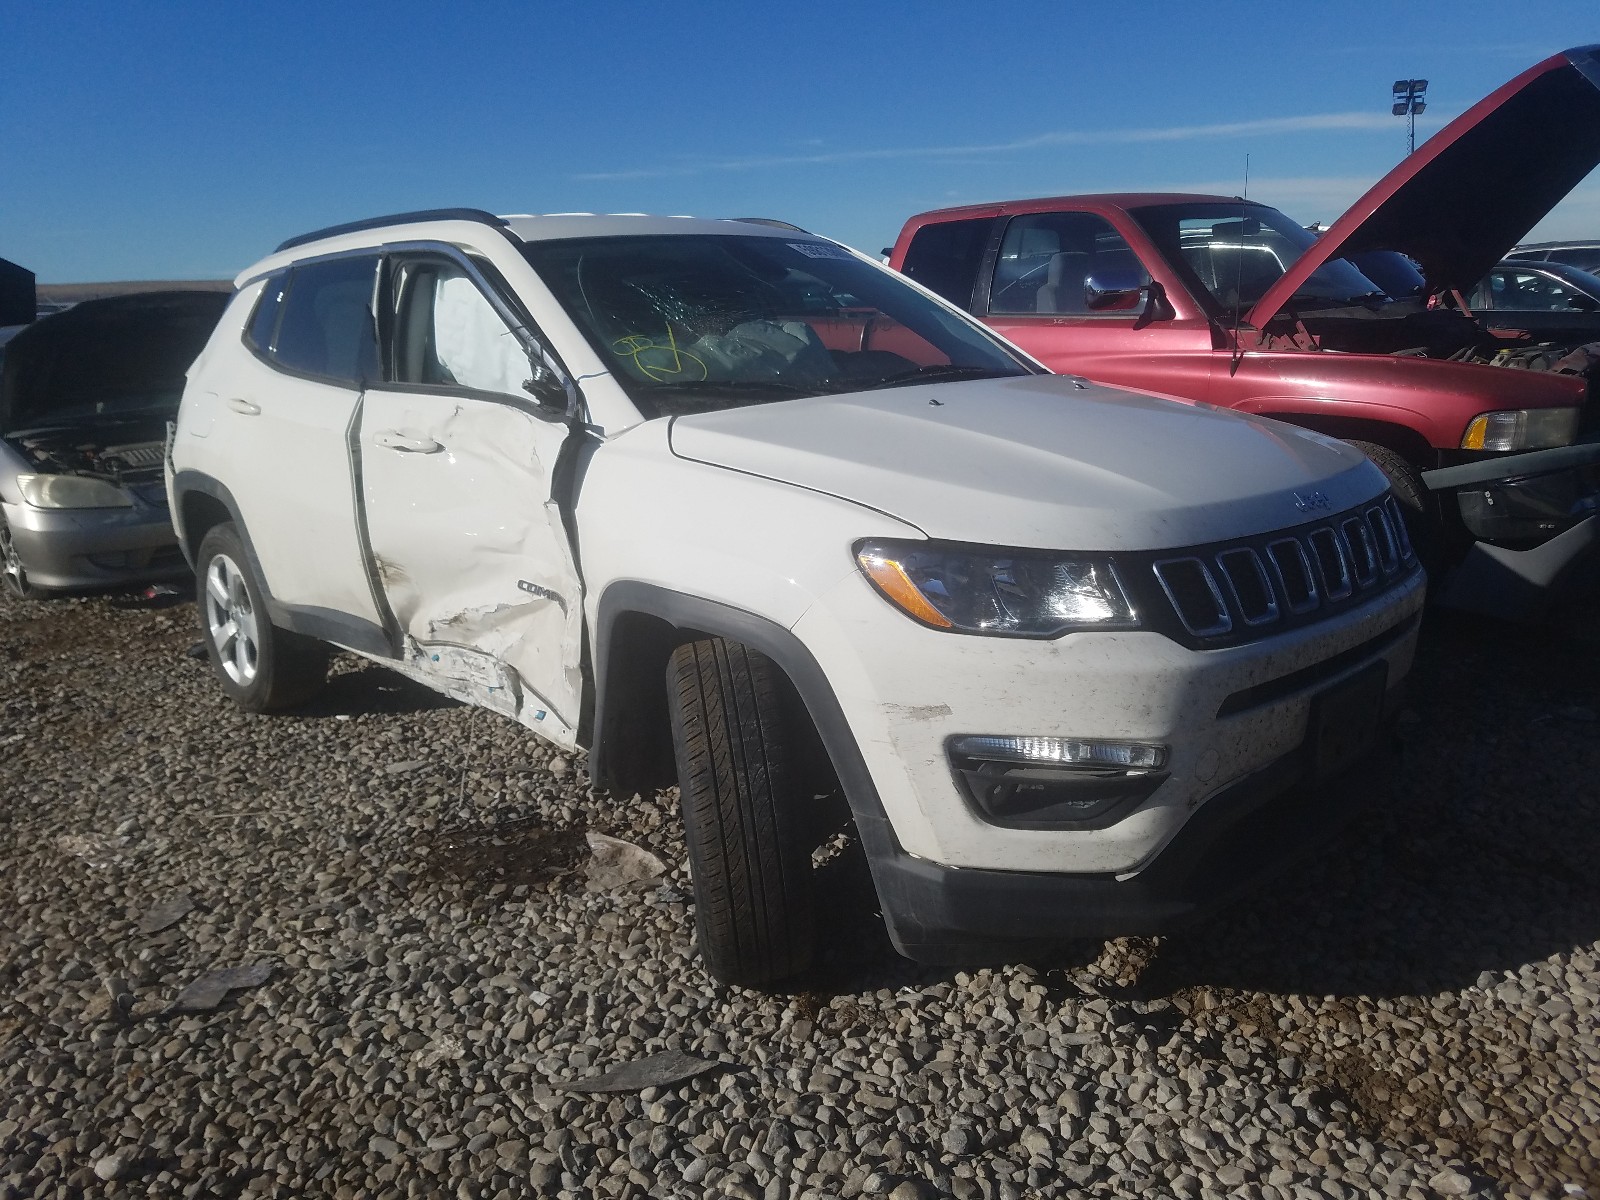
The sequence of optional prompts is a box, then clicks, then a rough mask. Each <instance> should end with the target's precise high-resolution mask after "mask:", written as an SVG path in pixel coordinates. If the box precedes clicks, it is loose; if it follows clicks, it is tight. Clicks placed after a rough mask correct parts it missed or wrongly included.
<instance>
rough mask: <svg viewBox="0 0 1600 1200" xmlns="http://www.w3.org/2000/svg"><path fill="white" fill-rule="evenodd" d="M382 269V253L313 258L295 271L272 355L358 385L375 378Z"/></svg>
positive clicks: (312, 372) (307, 371) (292, 365)
mask: <svg viewBox="0 0 1600 1200" xmlns="http://www.w3.org/2000/svg"><path fill="white" fill-rule="evenodd" d="M377 269H378V260H377V258H376V257H370V258H369V257H365V256H363V257H358V258H335V259H329V260H328V261H326V262H314V263H308V264H306V265H303V266H298V267H296V268H295V269H294V270H293V271H292V272H290V274H289V282H288V295H287V296H286V297H285V298H284V300H283V315H282V317H281V318H280V319H279V321H278V332H277V336H276V338H275V339H274V340H273V342H272V349H271V351H270V358H271V359H272V361H273V362H274V363H276V364H277V365H278V366H281V367H285V368H287V369H289V370H291V371H297V372H300V373H302V374H306V375H315V376H318V377H320V378H323V379H328V380H332V381H334V382H337V383H343V384H348V385H351V386H354V387H360V386H361V385H362V384H363V383H365V382H366V381H367V380H369V379H371V378H373V377H374V376H375V374H376V368H377V362H378V343H377V337H376V333H375V326H374V324H373V317H372V291H373V284H374V282H375V281H376V279H377ZM257 313H258V315H259V314H260V310H259V309H258V310H257ZM253 329H254V323H252V332H253Z"/></svg>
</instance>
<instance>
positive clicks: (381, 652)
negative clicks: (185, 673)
mask: <svg viewBox="0 0 1600 1200" xmlns="http://www.w3.org/2000/svg"><path fill="white" fill-rule="evenodd" d="M195 494H198V495H203V496H207V497H209V498H210V499H212V500H215V501H216V502H217V503H219V504H221V505H222V507H223V508H224V509H225V510H227V513H228V519H229V520H230V521H232V522H233V527H234V528H235V529H237V530H238V531H239V540H240V541H241V542H243V543H244V552H245V556H246V557H247V558H248V559H249V560H250V563H249V565H250V570H251V571H253V572H254V573H255V577H256V580H257V581H258V582H259V583H260V585H261V591H262V593H263V594H264V595H265V596H266V598H267V617H268V619H269V620H270V621H271V622H272V623H273V624H274V625H276V626H278V628H280V629H287V630H289V631H290V632H291V633H300V634H304V635H306V636H307V637H314V638H318V639H320V640H322V641H324V642H332V643H334V644H336V645H339V646H347V647H349V648H350V649H352V650H356V651H359V652H360V653H362V654H366V655H370V656H372V657H375V658H394V657H395V653H394V649H393V647H392V645H391V644H390V640H389V635H388V634H387V633H386V632H385V631H384V629H383V628H382V626H379V625H375V624H373V623H372V622H371V621H366V620H363V619H362V618H360V617H357V616H354V615H352V614H350V613H345V612H338V611H335V610H334V609H330V608H316V607H313V606H310V605H300V604H285V603H283V602H282V601H281V600H279V599H278V598H277V597H276V596H274V595H273V594H272V584H271V582H270V581H269V580H268V579H267V573H266V572H265V571H263V570H262V569H261V559H260V556H258V555H257V554H256V547H255V543H254V542H253V541H251V539H250V527H249V526H248V525H247V524H245V520H244V516H243V515H242V514H241V513H240V512H239V504H238V502H237V501H236V500H234V498H233V493H232V492H230V491H229V490H228V486H227V484H225V483H223V482H222V481H221V480H220V479H217V478H215V477H214V476H211V475H207V474H205V473H204V472H203V471H196V470H193V469H187V468H186V469H184V470H181V471H177V472H174V474H173V476H172V501H173V504H172V522H173V527H174V529H176V530H177V533H178V546H179V548H180V549H182V551H183V556H184V558H186V559H187V560H188V561H189V566H190V567H191V568H193V569H194V571H195V573H196V575H198V574H199V569H200V567H199V563H198V562H197V561H196V559H197V558H198V555H199V552H200V545H199V543H200V539H199V538H197V537H195V536H194V535H193V532H192V531H191V530H189V529H186V528H185V527H184V523H183V509H184V502H185V500H187V498H188V497H189V496H191V495H195Z"/></svg>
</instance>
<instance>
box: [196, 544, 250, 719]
mask: <svg viewBox="0 0 1600 1200" xmlns="http://www.w3.org/2000/svg"><path fill="white" fill-rule="evenodd" d="M206 629H207V630H208V631H209V632H210V634H211V644H212V645H213V646H214V647H215V648H216V651H217V660H218V661H219V662H220V663H221V665H222V670H223V672H224V673H225V674H226V675H227V676H228V678H229V679H231V680H233V682H234V683H236V684H238V685H239V686H240V687H248V686H249V685H250V683H251V681H252V680H254V679H255V677H256V670H257V667H258V665H259V660H258V655H259V642H258V640H257V632H256V612H255V608H254V607H253V606H252V605H251V603H250V589H249V588H248V587H246V586H245V581H244V573H243V572H242V571H240V570H239V564H238V563H236V562H234V561H233V559H231V558H229V557H228V556H227V555H226V554H218V555H215V556H214V557H213V558H212V559H211V562H210V563H209V564H208V565H207V567H206Z"/></svg>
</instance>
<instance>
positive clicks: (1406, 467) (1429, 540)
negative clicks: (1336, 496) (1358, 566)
mask: <svg viewBox="0 0 1600 1200" xmlns="http://www.w3.org/2000/svg"><path fill="white" fill-rule="evenodd" d="M1350 444H1351V445H1352V446H1354V447H1355V448H1356V449H1357V450H1359V451H1361V453H1363V454H1365V455H1366V456H1367V457H1368V458H1370V459H1371V460H1372V465H1373V466H1375V467H1377V468H1378V470H1380V471H1382V472H1383V473H1384V475H1385V476H1386V477H1387V478H1388V480H1389V487H1390V489H1391V490H1393V492H1394V498H1395V499H1396V500H1398V501H1399V502H1400V508H1401V509H1402V511H1404V513H1405V516H1406V533H1407V534H1409V535H1410V537H1411V548H1412V549H1413V550H1415V551H1416V553H1417V559H1418V561H1419V562H1421V563H1422V565H1423V567H1424V569H1426V570H1427V572H1428V574H1429V575H1432V574H1434V572H1435V571H1436V570H1437V568H1438V566H1439V558H1440V555H1441V554H1442V553H1443V548H1444V525H1443V522H1442V521H1441V519H1440V516H1439V508H1438V506H1437V505H1436V504H1435V503H1434V500H1433V494H1432V493H1431V492H1429V491H1428V485H1427V484H1425V483H1423V482H1422V472H1421V471H1420V470H1418V469H1417V467H1416V466H1415V465H1414V464H1412V463H1411V462H1409V461H1407V460H1406V459H1405V458H1404V457H1403V456H1402V455H1401V454H1400V453H1399V452H1397V451H1394V450H1391V449H1389V447H1387V446H1380V445H1378V443H1377V442H1357V441H1352V442H1351V443H1350Z"/></svg>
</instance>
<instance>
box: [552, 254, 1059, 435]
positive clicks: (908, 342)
mask: <svg viewBox="0 0 1600 1200" xmlns="http://www.w3.org/2000/svg"><path fill="white" fill-rule="evenodd" d="M524 253H525V254H526V255H527V257H528V259H529V260H530V261H531V262H532V263H533V265H534V267H535V268H536V269H537V270H538V271H539V273H540V275H541V276H542V277H543V278H544V280H545V282H546V283H547V284H549V285H550V287H551V289H552V290H553V291H554V292H555V293H556V295H557V297H558V298H559V299H560V301H561V303H562V304H563V306H564V307H565V308H566V309H567V311H568V312H569V313H571V314H572V315H573V317H574V318H575V319H576V321H577V322H578V324H579V326H580V328H582V330H583V332H584V333H585V335H586V336H587V337H588V338H589V340H590V342H591V343H592V344H593V345H594V347H595V348H596V349H597V350H599V352H600V353H601V354H602V355H603V356H604V357H605V359H606V360H607V362H608V363H609V364H610V365H611V367H612V370H613V372H614V373H615V374H616V375H617V377H618V379H619V380H620V382H621V383H622V385H623V387H624V388H626V389H627V392H628V394H629V395H630V396H632V397H633V398H634V399H635V400H636V401H637V402H639V403H640V404H641V405H643V406H647V407H648V409H649V411H650V412H652V413H656V414H670V413H689V412H703V411H707V410H710V409H717V408H733V407H738V406H740V405H746V404H756V403H760V402H762V401H764V400H783V399H791V398H794V397H799V396H816V395H821V394H824V393H829V392H856V391H867V390H870V389H873V388H883V387H899V386H902V385H905V384H912V383H932V382H936V381H952V380H962V379H998V378H1003V377H1005V376H1009V375H1026V374H1030V373H1031V372H1032V370H1033V368H1031V367H1028V366H1026V365H1025V364H1024V363H1023V362H1022V361H1021V359H1020V358H1019V357H1018V356H1017V355H1016V354H1015V353H1014V352H1012V351H1011V350H1009V349H1008V348H1007V347H1006V346H1005V345H1004V344H1003V343H1001V342H1000V341H998V340H997V339H995V338H994V337H992V336H990V335H988V334H986V333H985V332H984V331H983V330H982V328H981V327H979V326H976V325H974V324H973V323H972V322H970V321H966V320H963V319H962V318H960V317H957V316H955V315H953V314H951V313H949V312H947V311H946V310H944V309H943V308H941V307H940V306H939V305H938V304H936V303H934V302H933V301H931V300H929V299H928V298H927V297H926V296H924V295H922V294H921V293H920V292H918V291H917V290H916V289H915V288H913V287H911V286H909V285H908V284H906V283H904V282H902V281H901V280H899V279H897V278H895V277H894V276H892V275H888V274H885V273H884V272H883V271H880V270H878V269H876V268H874V267H873V266H871V265H869V264H867V263H864V262H862V261H860V260H859V259H858V258H856V257H855V256H854V255H853V254H851V253H850V251H848V250H846V249H844V248H843V247H840V246H835V245H832V244H831V243H828V242H822V241H817V240H815V239H811V238H807V237H805V235H803V234H801V233H799V232H798V231H797V232H796V233H795V234H794V235H793V236H792V237H782V236H778V237H738V236H732V235H729V236H715V237H707V236H686V235H675V236H671V237H660V238H650V237H619V238H608V239H606V240H604V241H578V240H559V241H550V242H540V243H534V244H531V245H530V246H528V247H527V249H526V250H525V252H524Z"/></svg>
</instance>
